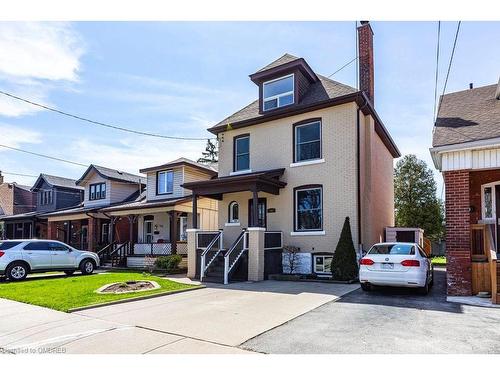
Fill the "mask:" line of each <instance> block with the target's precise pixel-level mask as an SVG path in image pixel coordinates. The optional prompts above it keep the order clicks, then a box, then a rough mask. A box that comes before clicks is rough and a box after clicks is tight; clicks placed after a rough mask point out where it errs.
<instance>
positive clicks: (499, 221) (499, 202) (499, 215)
mask: <svg viewBox="0 0 500 375" xmlns="http://www.w3.org/2000/svg"><path fill="white" fill-rule="evenodd" d="M495 201H496V207H495V210H496V212H495V214H496V218H495V228H496V232H497V233H496V234H497V240H496V243H497V252H499V251H500V243H499V242H500V241H499V239H500V185H495Z"/></svg>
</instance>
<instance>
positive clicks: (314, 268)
mask: <svg viewBox="0 0 500 375" xmlns="http://www.w3.org/2000/svg"><path fill="white" fill-rule="evenodd" d="M316 258H323V269H324V268H325V258H332V260H333V254H331V255H325V254H318V255H315V254H313V272H314V273H316V274H318V275H331V274H332V272H331V271H317V270H316Z"/></svg>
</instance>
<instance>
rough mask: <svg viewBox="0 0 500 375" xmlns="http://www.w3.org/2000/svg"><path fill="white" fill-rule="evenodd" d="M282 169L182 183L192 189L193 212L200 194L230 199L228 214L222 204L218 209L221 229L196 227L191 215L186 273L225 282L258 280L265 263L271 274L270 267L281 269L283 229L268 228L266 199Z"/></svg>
mask: <svg viewBox="0 0 500 375" xmlns="http://www.w3.org/2000/svg"><path fill="white" fill-rule="evenodd" d="M284 171H285V169H283V168H280V169H273V170H268V171H261V172H253V173H245V174H239V175H238V174H237V175H232V176H225V177H219V178H215V179H211V180H206V181H196V182H190V183H185V184H184V185H183V187H185V188H186V189H190V190H191V191H192V192H193V198H192V200H193V201H192V206H193V212H196V210H197V204H198V203H197V202H198V198H200V197H206V198H210V199H216V200H219V201H222V200H225V201H227V200H228V199H229V198H230V199H231V203H230V204H229V205H228V207H227V208H228V212H226V207H225V206H224V208H222V209H220V210H219V228H220V227H223V228H224V229H219V230H217V231H211V232H207V231H201V230H199V225H198V222H197V221H196V215H193V219H194V220H193V222H192V228H193V229H191V230H190V229H188V275H189V276H190V277H196V278H200V279H202V280H203V279H209V280H211V281H216V282H224V283H228V282H229V281H230V280H231V279H235V280H236V279H238V280H253V281H259V280H263V279H264V278H265V273H266V267H267V271H268V272H270V273H273V270H272V268H273V265H274V266H276V267H275V268H276V270H275V271H274V273H277V272H281V252H282V247H283V233H282V232H281V230H280V229H281V228H278V227H274V226H273V228H272V229H273V230H268V229H269V223H268V220H267V213H268V212H269V211H268V206H267V204H266V202H267V201H266V199H270V197H272V196H277V195H279V194H280V190H281V189H283V188H284V187H285V186H286V182H284V181H281V180H280V177H281V176H282V175H283V173H284ZM266 197H267V198H266ZM226 215H227V220H226V219H224V218H225V217H226ZM275 225H276V224H275ZM278 268H279V270H278Z"/></svg>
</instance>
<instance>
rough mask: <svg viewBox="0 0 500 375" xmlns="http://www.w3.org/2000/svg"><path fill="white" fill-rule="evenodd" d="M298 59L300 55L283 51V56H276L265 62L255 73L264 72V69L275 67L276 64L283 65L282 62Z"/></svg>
mask: <svg viewBox="0 0 500 375" xmlns="http://www.w3.org/2000/svg"><path fill="white" fill-rule="evenodd" d="M299 59H300V57H297V56H293V55H290V54H289V53H285V54H284V55H283V56H281V57H279V58H277V59H276V60H274V61H273V62H272V63H270V64H267V65H266V66H265V67H263V68H261V69H259V70H257V72H256V73H260V72H264V71H266V70H269V69H272V68H276V67H277V66H280V65H283V64H287V63H290V62H292V61H296V60H299Z"/></svg>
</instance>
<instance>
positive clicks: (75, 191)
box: [1, 173, 83, 239]
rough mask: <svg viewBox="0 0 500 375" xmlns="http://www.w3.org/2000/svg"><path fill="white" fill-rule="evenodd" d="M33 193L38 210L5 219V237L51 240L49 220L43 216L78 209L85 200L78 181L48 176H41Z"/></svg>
mask: <svg viewBox="0 0 500 375" xmlns="http://www.w3.org/2000/svg"><path fill="white" fill-rule="evenodd" d="M30 190H31V192H32V193H33V208H34V210H30V211H29V212H23V213H17V214H12V215H8V216H4V217H2V218H1V220H3V223H4V236H5V238H8V239H21V238H22V239H28V238H47V219H46V218H43V217H41V215H43V214H46V213H48V212H52V211H57V210H61V209H64V208H69V207H75V206H77V205H79V204H80V203H81V202H82V199H83V189H82V188H81V187H78V186H76V181H75V180H72V179H70V178H65V177H59V176H52V175H49V174H46V173H41V174H40V176H39V177H38V178H37V180H36V181H35V183H34V185H33V186H32V187H31V189H30Z"/></svg>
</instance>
